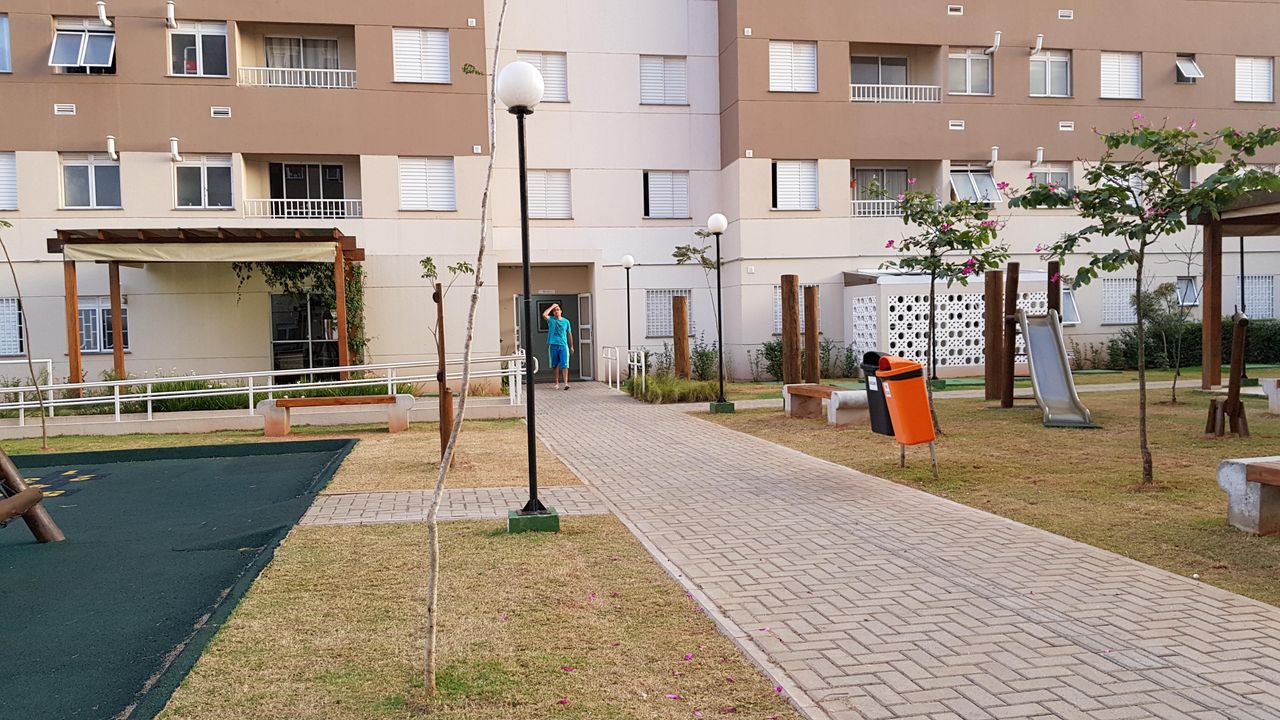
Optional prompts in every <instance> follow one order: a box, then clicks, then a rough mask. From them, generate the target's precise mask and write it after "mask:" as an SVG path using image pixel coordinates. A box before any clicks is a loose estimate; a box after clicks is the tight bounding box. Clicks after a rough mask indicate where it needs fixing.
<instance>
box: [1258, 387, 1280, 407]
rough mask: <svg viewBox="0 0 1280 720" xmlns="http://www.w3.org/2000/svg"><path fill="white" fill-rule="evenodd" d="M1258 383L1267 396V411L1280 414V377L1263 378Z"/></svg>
mask: <svg viewBox="0 0 1280 720" xmlns="http://www.w3.org/2000/svg"><path fill="white" fill-rule="evenodd" d="M1258 384H1259V385H1261V386H1262V392H1263V393H1264V394H1265V395H1266V396H1267V412H1269V413H1271V414H1272V415H1280V378H1262V379H1261V380H1259V381H1258Z"/></svg>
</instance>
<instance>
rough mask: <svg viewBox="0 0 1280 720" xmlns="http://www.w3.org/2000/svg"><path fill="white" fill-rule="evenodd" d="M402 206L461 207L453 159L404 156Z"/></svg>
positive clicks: (432, 208) (406, 208) (439, 209)
mask: <svg viewBox="0 0 1280 720" xmlns="http://www.w3.org/2000/svg"><path fill="white" fill-rule="evenodd" d="M400 209H401V210H437V211H451V210H457V209H458V201H457V191H456V187H455V184H454V174H453V158H451V157H421V158H413V157H402V158H400Z"/></svg>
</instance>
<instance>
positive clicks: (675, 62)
mask: <svg viewBox="0 0 1280 720" xmlns="http://www.w3.org/2000/svg"><path fill="white" fill-rule="evenodd" d="M663 68H664V69H665V71H666V72H665V78H664V87H663V97H664V102H666V104H668V105H686V104H688V102H689V67H688V60H686V59H685V58H682V57H669V58H664V62H663Z"/></svg>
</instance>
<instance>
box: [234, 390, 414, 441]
mask: <svg viewBox="0 0 1280 720" xmlns="http://www.w3.org/2000/svg"><path fill="white" fill-rule="evenodd" d="M413 402H414V399H413V396H412V395H340V396H335V397H304V398H279V399H277V400H263V401H262V402H259V403H258V412H259V413H262V417H263V422H264V427H265V430H266V436H267V437H285V436H286V435H288V434H289V420H290V418H289V411H290V410H292V409H293V408H316V407H353V406H358V405H387V406H389V407H388V408H387V431H388V432H402V431H404V430H408V429H409V410H411V409H412V408H413Z"/></svg>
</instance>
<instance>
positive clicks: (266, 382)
mask: <svg viewBox="0 0 1280 720" xmlns="http://www.w3.org/2000/svg"><path fill="white" fill-rule="evenodd" d="M471 362H472V365H473V366H477V365H478V366H481V368H482V369H478V370H477V369H474V367H473V369H472V371H471V378H472V379H473V380H476V379H483V378H504V379H506V381H507V398H508V401H509V402H510V404H511V405H519V404H521V403H522V402H523V397H524V395H523V391H522V389H521V387H520V383H521V379H522V378H523V377H524V354H523V353H522V352H520V353H516V354H514V355H503V356H497V357H483V358H474V359H473V360H472V361H471ZM536 362H537V361H536V359H535V366H534V367H535V369H536V367H537V365H536ZM461 365H462V360H461V359H460V358H459V359H455V360H449V361H447V362H446V363H445V368H446V372H445V380H458V379H461V377H462V373H461V372H460V371H459V372H449V371H448V368H449V367H454V366H461ZM484 366H490V367H489V368H487V369H485V368H484ZM436 367H437V366H436V363H435V362H434V361H424V362H413V361H410V362H399V363H369V364H365V365H343V366H335V367H324V368H306V369H301V370H268V371H262V372H242V373H219V374H216V375H181V376H176V377H154V378H132V379H127V380H106V381H101V382H87V383H59V384H56V385H41V386H40V387H39V388H36V387H34V386H29V385H28V386H19V387H11V388H0V394H3V395H17V397H18V400H17V401H16V402H5V403H0V412H5V411H17V414H18V425H19V426H24V425H26V414H27V413H26V411H27V410H30V409H33V408H34V409H37V410H38V409H39V407H40V403H39V401H38V400H36V399H35V398H34V395H35V393H36V392H40V393H48V395H49V399H48V400H46V401H45V406H46V407H47V408H48V409H49V412H50V415H52V414H53V410H54V409H56V408H83V407H92V406H95V405H106V406H110V407H111V408H112V410H113V412H114V416H115V422H120V421H121V419H122V416H123V415H124V414H125V413H124V412H123V407H124V405H125V404H128V403H139V404H141V403H145V405H146V415H147V420H153V419H155V417H154V403H155V402H156V401H158V400H180V399H192V398H201V397H235V396H244V398H245V401H244V405H243V407H244V408H245V409H246V410H248V413H249V414H250V415H254V414H256V411H255V405H256V402H257V400H261V399H273V398H275V396H276V395H277V394H288V393H295V392H299V391H304V390H325V389H335V388H352V387H369V388H384V387H385V388H386V392H387V394H388V395H394V394H395V393H396V386H397V385H399V384H401V383H409V384H426V383H436V382H437V380H436ZM340 373H348V374H358V375H365V374H367V373H381V374H378V375H374V374H369V375H367V376H363V377H350V378H348V379H346V380H342V379H335V380H313V379H311V376H317V375H332V376H335V377H336V376H339V374H340ZM282 378H296V380H295V381H294V382H280V380H281V379H282ZM175 383H208V384H209V387H202V388H195V389H182V390H156V386H157V385H160V386H164V385H172V384H175ZM73 392H82V393H86V394H87V396H83V397H82V396H78V395H71V394H70V393H73ZM95 392H96V393H97V394H94V393H95ZM59 393H64V394H67V395H68V397H57V394H59ZM103 414H104V415H105V414H106V413H103Z"/></svg>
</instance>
